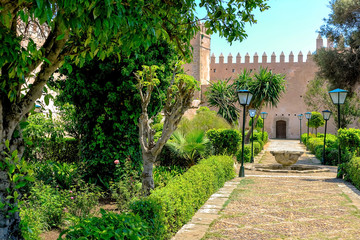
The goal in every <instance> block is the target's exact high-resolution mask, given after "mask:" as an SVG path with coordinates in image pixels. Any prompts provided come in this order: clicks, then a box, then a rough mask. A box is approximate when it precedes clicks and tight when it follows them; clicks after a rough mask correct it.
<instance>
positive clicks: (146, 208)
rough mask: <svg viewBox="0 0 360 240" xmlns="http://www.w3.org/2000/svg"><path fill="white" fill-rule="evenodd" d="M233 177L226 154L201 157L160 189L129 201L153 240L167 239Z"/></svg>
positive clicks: (230, 162)
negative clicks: (147, 227)
mask: <svg viewBox="0 0 360 240" xmlns="http://www.w3.org/2000/svg"><path fill="white" fill-rule="evenodd" d="M234 176H235V171H234V162H233V160H232V158H231V157H228V156H212V157H209V158H207V159H203V160H201V161H200V162H199V164H197V165H195V166H193V167H191V168H190V169H189V170H188V171H187V172H186V173H184V174H183V175H181V176H179V177H177V178H175V179H173V180H172V181H171V182H170V183H168V185H166V186H165V187H163V188H160V189H155V190H154V191H153V192H152V194H151V195H150V196H149V197H147V198H144V199H142V200H139V201H135V202H133V203H132V204H131V206H130V208H131V209H132V210H133V212H134V213H135V214H139V215H140V216H141V217H142V218H143V219H144V220H146V222H147V223H148V224H147V225H148V226H149V230H148V231H149V233H148V235H149V236H152V237H153V239H167V238H168V237H169V236H170V235H172V234H173V233H175V232H176V231H177V230H178V229H179V228H180V227H181V226H182V225H183V224H185V223H186V222H187V221H189V220H190V219H191V217H192V216H193V214H194V213H195V212H196V211H197V209H199V208H200V207H201V206H202V205H203V204H204V203H205V201H206V200H207V199H208V198H209V197H210V196H211V194H213V193H214V192H215V191H216V190H217V189H219V188H220V187H222V186H223V185H224V183H225V181H227V180H230V179H232V178H233V177H234Z"/></svg>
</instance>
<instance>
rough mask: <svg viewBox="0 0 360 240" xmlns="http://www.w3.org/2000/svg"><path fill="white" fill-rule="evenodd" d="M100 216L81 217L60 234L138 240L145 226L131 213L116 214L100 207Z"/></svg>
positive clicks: (72, 237) (144, 230)
mask: <svg viewBox="0 0 360 240" xmlns="http://www.w3.org/2000/svg"><path fill="white" fill-rule="evenodd" d="M100 211H101V214H102V216H101V217H90V218H86V219H83V220H82V221H80V222H79V223H78V224H76V225H74V226H70V227H69V228H68V229H67V230H66V231H63V232H62V233H61V234H60V237H59V238H61V237H62V236H63V235H66V239H108V240H110V239H114V240H123V239H124V240H130V239H131V240H140V239H143V237H145V236H144V235H143V233H146V228H147V226H146V225H145V224H144V223H143V221H142V220H141V218H140V217H139V216H136V215H134V214H132V213H126V214H116V213H112V212H106V211H105V210H103V209H101V210H100Z"/></svg>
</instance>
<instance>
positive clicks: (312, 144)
mask: <svg viewBox="0 0 360 240" xmlns="http://www.w3.org/2000/svg"><path fill="white" fill-rule="evenodd" d="M323 145H324V139H322V138H310V139H309V142H308V144H307V145H306V146H307V147H308V148H309V150H310V152H311V153H313V154H315V148H316V147H317V146H323Z"/></svg>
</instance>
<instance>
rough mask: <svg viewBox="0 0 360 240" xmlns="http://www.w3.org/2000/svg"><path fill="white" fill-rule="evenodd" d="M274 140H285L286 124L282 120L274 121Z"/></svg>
mask: <svg viewBox="0 0 360 240" xmlns="http://www.w3.org/2000/svg"><path fill="white" fill-rule="evenodd" d="M276 138H280V139H286V122H285V121H284V120H279V121H276Z"/></svg>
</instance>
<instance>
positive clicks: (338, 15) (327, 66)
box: [314, 0, 360, 92]
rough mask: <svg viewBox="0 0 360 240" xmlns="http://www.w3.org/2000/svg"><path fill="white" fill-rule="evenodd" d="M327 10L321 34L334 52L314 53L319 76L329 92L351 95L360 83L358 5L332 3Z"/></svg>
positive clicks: (353, 1) (353, 2) (353, 0)
mask: <svg viewBox="0 0 360 240" xmlns="http://www.w3.org/2000/svg"><path fill="white" fill-rule="evenodd" d="M330 8H331V10H332V12H331V14H330V15H329V18H328V19H325V21H326V22H325V24H324V25H323V26H321V29H320V34H322V35H323V36H326V37H327V38H328V40H330V41H333V42H334V46H335V48H333V49H331V48H330V49H320V50H317V52H316V54H315V57H314V60H315V62H316V63H317V64H318V66H319V73H318V76H319V77H322V78H325V79H327V80H328V81H329V85H330V86H331V87H332V88H343V89H347V90H349V91H351V92H352V91H353V90H354V89H355V87H356V84H358V83H359V82H360V58H359V56H360V28H359V26H360V14H359V10H360V2H359V1H357V0H332V1H330Z"/></svg>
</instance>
